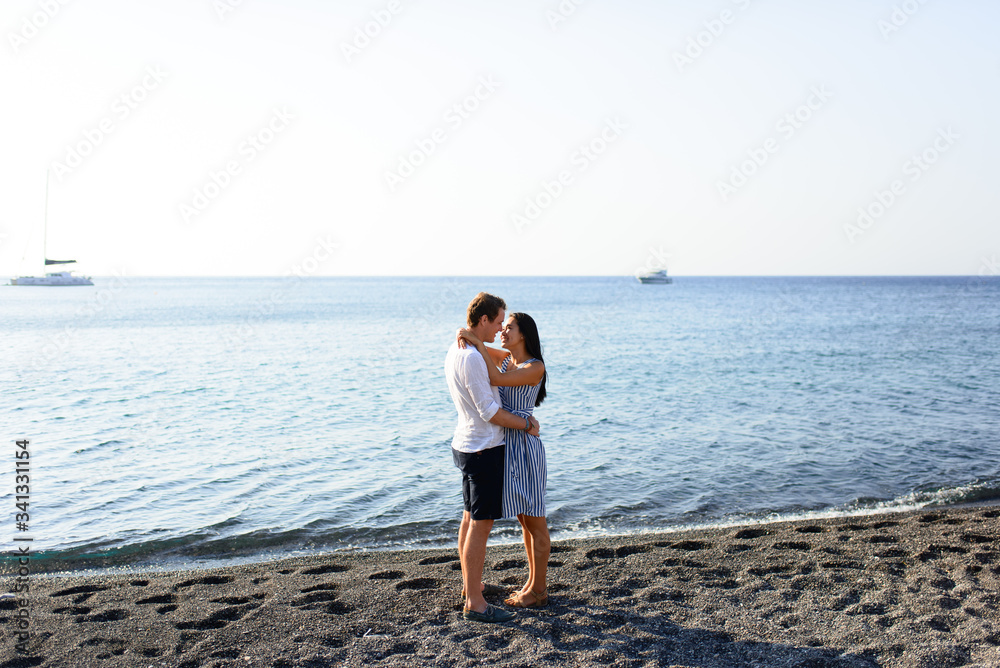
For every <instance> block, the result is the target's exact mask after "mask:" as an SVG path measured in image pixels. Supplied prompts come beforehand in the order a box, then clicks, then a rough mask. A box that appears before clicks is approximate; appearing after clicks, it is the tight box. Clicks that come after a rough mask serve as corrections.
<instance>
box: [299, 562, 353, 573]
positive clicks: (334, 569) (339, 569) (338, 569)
mask: <svg viewBox="0 0 1000 668" xmlns="http://www.w3.org/2000/svg"><path fill="white" fill-rule="evenodd" d="M347 570H350V566H341V565H340V564H326V565H324V566H317V567H315V568H309V569H306V570H304V571H302V574H303V575H326V574H327V573H343V572H344V571H347Z"/></svg>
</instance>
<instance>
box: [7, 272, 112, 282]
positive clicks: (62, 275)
mask: <svg viewBox="0 0 1000 668" xmlns="http://www.w3.org/2000/svg"><path fill="white" fill-rule="evenodd" d="M10 284H11V285H93V284H94V282H93V281H92V280H90V277H88V276H74V275H73V274H71V273H70V272H68V271H56V272H52V273H49V274H45V276H43V277H38V276H18V277H17V278H12V279H10Z"/></svg>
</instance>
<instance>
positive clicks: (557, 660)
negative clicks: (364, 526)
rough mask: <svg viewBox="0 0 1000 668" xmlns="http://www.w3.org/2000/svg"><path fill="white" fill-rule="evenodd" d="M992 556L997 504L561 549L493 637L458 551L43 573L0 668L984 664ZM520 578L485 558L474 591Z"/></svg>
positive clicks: (989, 647) (605, 540) (997, 571)
mask: <svg viewBox="0 0 1000 668" xmlns="http://www.w3.org/2000/svg"><path fill="white" fill-rule="evenodd" d="M998 546H1000V509H998V508H997V507H996V506H994V505H973V506H966V507H954V506H949V507H938V508H932V509H923V510H916V511H907V512H896V513H879V514H874V515H864V516H851V517H838V518H825V519H808V520H794V521H782V522H775V523H767V524H748V525H740V526H732V527H715V528H703V529H691V530H684V531H677V532H670V533H659V534H653V533H649V534H638V535H628V536H618V537H609V536H605V537H593V538H578V539H571V540H558V541H554V542H553V552H552V557H551V559H550V571H549V583H550V585H549V592H550V601H551V602H550V604H549V606H548V607H546V608H541V609H538V610H527V611H519V614H518V617H517V619H516V620H515V621H514V622H511V623H508V624H501V625H493V626H491V625H482V624H475V623H472V622H466V621H464V620H462V619H461V618H460V614H459V612H460V606H461V601H460V598H459V590H460V589H461V579H460V573H459V564H458V557H457V553H456V550H455V549H454V548H450V549H447V548H436V549H419V550H399V551H372V552H353V553H332V554H331V553H328V554H323V555H310V556H301V557H290V558H284V559H279V560H276V561H268V562H257V563H249V564H241V565H232V566H225V567H220V568H208V569H201V570H180V571H163V572H141V573H139V572H136V573H118V574H113V573H103V574H99V575H72V574H70V575H60V576H56V575H52V576H45V574H39V577H31V578H30V582H31V593H30V597H29V599H28V600H27V603H28V606H27V610H28V611H29V613H30V619H31V622H30V631H31V633H32V639H31V641H30V642H29V644H28V647H29V650H30V651H29V654H27V655H26V656H20V655H18V654H16V653H15V652H14V647H13V640H11V639H10V637H11V636H12V635H13V633H9V635H8V641H7V642H6V643H5V644H4V654H3V656H0V668H16V667H18V666H22V665H23V666H42V667H49V666H92V665H106V666H178V667H181V668H194V667H195V666H219V667H222V666H276V667H281V668H290V667H292V666H323V665H331V666H334V665H336V666H342V665H344V666H362V665H364V666H368V665H380V666H407V667H412V666H415V665H439V666H456V667H457V666H472V665H479V664H481V663H486V662H489V663H491V664H495V665H498V666H521V665H538V664H545V663H552V664H563V663H572V664H573V665H587V666H589V665H595V666H596V665H607V664H611V665H616V666H628V667H630V668H632V667H634V668H639V667H643V668H645V667H646V666H650V667H652V666H685V667H687V666H690V667H698V668H716V667H718V668H723V667H730V666H744V665H745V666H749V665H759V666H810V667H814V668H815V667H822V666H839V667H847V666H849V667H855V666H857V667H859V668H860V667H865V668H870V667H874V666H900V667H910V666H917V667H921V668H922V667H924V666H926V667H928V668H930V667H931V666H933V667H934V668H937V667H939V666H995V665H1000V613H998V612H997V609H998V607H1000V553H998V551H997V548H998ZM524 569H525V566H524V554H523V548H521V547H520V546H517V545H503V546H499V545H490V546H489V547H488V548H487V557H486V569H485V571H484V581H486V582H489V583H491V584H494V585H497V586H498V587H501V588H503V589H504V590H507V589H515V588H517V587H518V586H520V584H521V582H522V581H523V577H524ZM13 580H14V578H12V577H5V578H3V579H2V580H0V585H2V591H5V592H9V591H11V590H12V588H13ZM503 597H504V595H503V594H502V593H501V594H497V595H494V596H490V597H488V598H489V600H490V601H491V602H492V603H494V604H497V603H499V602H500V600H502V598H503ZM14 613H15V607H14V603H13V602H12V601H3V602H0V616H2V617H3V620H4V622H5V627H6V628H7V629H8V631H12V625H13V624H14V621H13V615H14Z"/></svg>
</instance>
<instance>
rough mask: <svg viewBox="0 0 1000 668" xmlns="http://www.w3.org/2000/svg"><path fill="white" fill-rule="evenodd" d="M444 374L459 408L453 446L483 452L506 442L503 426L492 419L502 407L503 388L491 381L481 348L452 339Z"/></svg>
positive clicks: (466, 450)
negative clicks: (461, 344)
mask: <svg viewBox="0 0 1000 668" xmlns="http://www.w3.org/2000/svg"><path fill="white" fill-rule="evenodd" d="M444 375H445V379H446V380H447V381H448V390H449V391H450V392H451V398H452V400H453V401H454V402H455V408H456V409H457V410H458V424H456V425H455V436H454V438H453V439H452V441H451V447H452V448H454V449H455V450H458V451H459V452H481V451H482V450H487V449H489V448H495V447H496V446H498V445H503V428H502V427H498V426H497V425H495V424H492V423H491V422H490V418H492V417H493V416H494V415H496V414H497V411H499V410H500V391H499V390H498V389H497V388H496V387H493V386H492V385H490V374H489V371H487V369H486V360H484V359H483V356H482V355H480V354H479V351H478V350H476V349H475V348H473V347H472V346H467V347H466V348H459V347H458V343H457V342H455V343H452V344H451V348H449V349H448V355H447V357H445V359H444Z"/></svg>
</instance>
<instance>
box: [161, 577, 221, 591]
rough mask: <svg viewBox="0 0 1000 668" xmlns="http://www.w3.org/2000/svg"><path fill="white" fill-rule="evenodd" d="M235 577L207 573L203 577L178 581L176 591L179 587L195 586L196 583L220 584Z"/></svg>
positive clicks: (175, 586)
mask: <svg viewBox="0 0 1000 668" xmlns="http://www.w3.org/2000/svg"><path fill="white" fill-rule="evenodd" d="M232 581H233V578H232V577H231V576H229V575H206V576H205V577H202V578H195V579H193V580H185V581H184V582H178V583H177V584H175V585H174V591H177V590H178V589H184V588H185V587H193V586H195V585H220V584H226V583H229V582H232Z"/></svg>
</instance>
